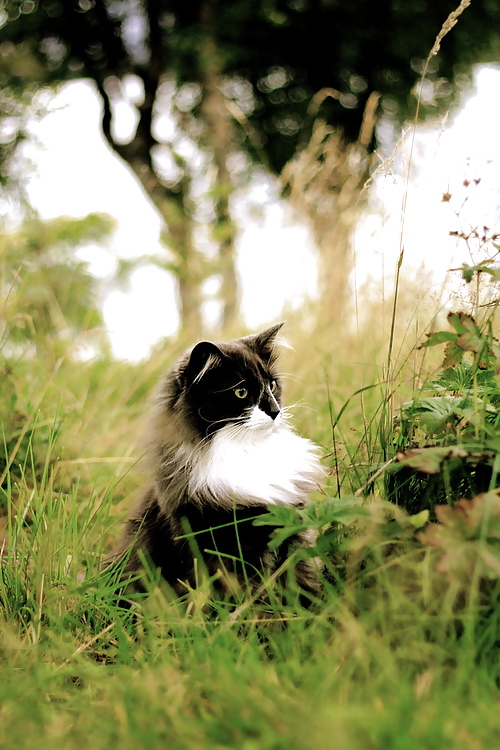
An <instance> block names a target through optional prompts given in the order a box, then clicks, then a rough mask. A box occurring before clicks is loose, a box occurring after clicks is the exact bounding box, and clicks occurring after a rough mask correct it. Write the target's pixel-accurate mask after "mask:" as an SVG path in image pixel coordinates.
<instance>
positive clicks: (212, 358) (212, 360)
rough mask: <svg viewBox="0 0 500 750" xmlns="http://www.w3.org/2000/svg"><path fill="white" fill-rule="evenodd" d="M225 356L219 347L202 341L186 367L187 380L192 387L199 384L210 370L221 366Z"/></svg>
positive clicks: (197, 345)
mask: <svg viewBox="0 0 500 750" xmlns="http://www.w3.org/2000/svg"><path fill="white" fill-rule="evenodd" d="M223 356H224V355H223V354H222V352H221V350H220V349H219V347H218V346H216V345H215V344H212V342H211V341H200V343H199V344H196V346H195V347H194V348H193V350H192V351H191V354H190V356H189V361H188V363H187V365H186V370H185V373H186V378H187V380H188V382H189V383H190V384H191V385H192V384H194V383H199V381H200V380H201V379H202V377H203V376H204V375H205V373H207V372H208V371H209V370H212V369H213V368H214V367H217V365H220V363H221V362H222V359H223Z"/></svg>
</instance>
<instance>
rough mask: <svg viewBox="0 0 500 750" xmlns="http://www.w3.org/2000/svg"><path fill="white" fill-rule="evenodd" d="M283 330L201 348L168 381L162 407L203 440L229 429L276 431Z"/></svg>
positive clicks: (184, 359)
mask: <svg viewBox="0 0 500 750" xmlns="http://www.w3.org/2000/svg"><path fill="white" fill-rule="evenodd" d="M282 325H283V323H279V324H277V325H274V326H272V327H271V328H268V329H266V330H265V331H262V332H261V333H257V334H254V335H252V336H245V337H243V338H240V339H235V340H233V341H227V342H224V343H217V344H214V343H212V342H210V341H202V342H200V343H199V344H196V346H194V347H193V348H192V349H191V350H189V351H188V352H186V353H185V354H184V355H183V356H182V357H181V359H180V360H179V362H178V363H177V366H176V367H175V368H174V369H173V370H172V371H171V373H170V374H169V375H168V376H167V381H166V383H165V386H166V388H165V389H164V390H163V394H162V396H163V399H164V401H163V403H165V400H166V401H167V404H168V407H169V409H171V410H172V411H173V412H175V413H176V415H177V417H180V418H182V419H183V420H186V422H187V423H188V424H189V427H190V428H191V430H194V432H195V434H196V435H197V436H198V437H200V438H204V437H208V436H211V435H214V434H215V433H216V432H217V431H218V430H220V429H222V428H223V427H224V426H226V425H229V424H238V425H241V426H244V427H247V428H248V429H249V430H273V429H276V427H277V426H278V425H279V423H280V421H281V382H280V378H279V376H278V373H277V372H276V369H275V364H276V359H277V351H276V347H275V341H276V335H277V333H278V331H279V330H280V328H281V327H282Z"/></svg>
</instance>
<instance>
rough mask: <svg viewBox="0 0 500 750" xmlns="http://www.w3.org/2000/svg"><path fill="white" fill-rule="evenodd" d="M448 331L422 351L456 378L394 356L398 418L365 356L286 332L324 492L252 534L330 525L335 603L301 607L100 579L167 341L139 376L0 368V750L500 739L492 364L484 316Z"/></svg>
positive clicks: (67, 365) (324, 542)
mask: <svg viewBox="0 0 500 750" xmlns="http://www.w3.org/2000/svg"><path fill="white" fill-rule="evenodd" d="M450 322H451V323H452V327H451V329H450V330H449V331H444V332H442V333H439V332H433V333H432V334H431V336H430V337H429V338H428V339H427V346H425V347H424V348H423V349H422V350H421V351H420V355H421V356H422V357H423V356H424V355H425V356H428V351H429V346H430V345H431V344H436V347H435V351H436V354H437V355H438V356H439V346H438V345H439V344H442V343H443V341H444V342H445V343H447V344H448V345H449V343H450V342H451V343H452V345H453V346H454V347H455V351H454V355H453V356H454V358H455V359H454V361H452V362H450V361H449V358H450V347H448V350H447V353H446V357H447V358H448V361H446V360H445V362H444V367H439V366H437V367H434V368H433V369H432V370H431V371H430V374H429V376H428V377H427V379H424V380H423V382H422V386H421V387H420V388H415V387H414V384H415V378H414V374H415V372H414V364H415V359H414V353H415V352H411V351H410V352H409V353H408V355H407V356H404V357H403V360H402V364H401V365H400V366H399V369H397V370H395V373H396V374H395V377H396V378H399V380H398V382H399V383H401V389H400V390H398V389H393V391H391V392H389V398H390V399H391V400H392V401H391V404H390V410H391V415H393V416H391V419H388V418H387V412H388V410H389V402H388V389H387V378H386V372H384V368H383V366H381V367H380V368H378V372H375V375H376V377H375V378H373V374H374V368H373V365H372V364H370V363H367V364H366V366H364V367H360V365H359V364H356V365H348V364H345V362H346V361H347V360H346V359H345V358H344V359H342V360H341V359H340V357H338V356H337V354H338V352H337V351H336V350H335V349H334V348H333V347H332V346H331V345H330V347H328V345H327V344H326V342H325V340H324V339H322V340H318V339H317V338H316V339H315V341H314V342H313V343H311V342H309V343H308V342H305V341H301V340H300V337H299V335H297V334H296V340H295V341H294V344H295V347H296V349H297V352H298V353H297V354H294V353H293V352H288V353H287V355H286V358H285V359H284V362H283V367H284V370H285V372H286V371H287V370H290V372H293V373H297V379H296V378H295V376H293V379H291V380H288V381H287V390H288V401H289V402H290V401H291V402H294V401H295V402H296V408H295V424H296V425H297V426H298V428H299V429H300V430H301V431H304V432H305V433H306V434H307V435H308V436H310V437H311V438H313V439H315V440H316V441H318V442H319V443H320V444H321V445H322V446H323V448H324V454H325V459H324V463H325V467H326V468H327V472H328V477H327V480H326V487H325V491H324V494H318V497H317V498H316V500H315V502H313V503H312V504H311V505H310V506H308V507H307V508H306V509H303V510H296V509H291V508H274V509H273V511H272V513H270V514H269V517H267V518H262V519H261V520H260V522H261V523H267V522H272V523H273V524H274V525H276V526H278V527H279V528H278V532H277V533H276V536H275V540H274V543H275V544H276V545H279V544H280V543H281V542H282V541H283V540H284V539H285V538H286V537H287V536H288V535H290V534H292V533H294V532H295V531H297V530H299V529H301V528H307V529H310V528H313V529H315V530H316V531H317V533H318V538H317V542H316V546H315V547H314V548H313V549H311V550H310V551H308V553H307V554H311V555H314V556H316V557H319V558H321V560H322V562H323V565H324V570H323V574H322V589H321V592H320V593H319V594H317V595H314V596H312V595H311V596H310V597H309V599H308V600H305V599H304V597H303V596H302V597H301V596H300V595H299V594H300V592H299V591H297V589H296V587H295V585H294V582H293V579H292V578H290V579H289V581H288V584H287V585H286V586H284V585H283V586H282V587H281V588H279V587H278V585H277V584H276V582H274V581H263V585H262V587H261V590H260V591H258V592H257V593H256V594H254V595H253V596H252V595H251V594H250V593H249V592H247V591H245V590H240V591H239V592H234V595H233V596H232V598H231V599H221V598H220V595H219V596H218V595H217V594H216V591H215V589H213V588H212V585H211V584H212V582H211V581H210V580H203V579H202V580H200V585H199V586H198V587H197V588H196V589H193V590H191V591H189V592H188V593H187V594H186V595H185V596H184V597H183V598H181V599H178V598H176V597H174V596H173V594H172V592H171V591H169V590H168V589H167V587H166V586H165V585H164V583H162V581H161V580H160V578H159V576H158V574H157V572H156V571H154V570H150V571H149V591H148V594H147V596H144V595H138V594H135V595H132V594H130V593H127V592H123V591H122V590H121V589H120V570H119V569H118V570H117V569H116V568H113V567H110V568H107V569H105V570H103V569H102V566H101V564H100V563H101V559H102V556H103V555H104V554H106V553H108V552H109V550H110V549H111V548H112V547H113V544H114V541H115V540H116V538H117V536H118V534H119V533H120V524H121V522H122V520H123V518H124V517H125V514H126V512H127V509H128V508H129V507H130V505H131V503H132V502H133V496H134V494H135V493H136V491H137V489H138V487H139V485H140V482H141V469H140V466H138V465H136V464H137V461H138V459H139V458H140V454H141V451H142V448H141V447H140V446H141V442H140V440H138V434H139V433H140V427H139V424H140V422H139V414H140V413H141V412H144V411H145V409H146V407H145V401H146V394H147V393H148V392H149V391H150V389H151V386H152V384H153V383H154V381H155V380H156V378H157V376H158V374H159V373H160V372H161V371H162V370H163V369H164V368H165V367H166V366H167V365H168V363H169V362H170V361H172V360H173V359H174V358H175V357H176V356H177V352H176V351H175V350H174V349H172V351H171V352H167V354H162V355H161V356H159V355H158V356H157V357H156V358H153V359H152V361H151V363H150V364H149V365H147V366H143V365H141V366H137V365H129V364H126V363H118V362H113V361H112V360H109V359H106V357H104V356H103V357H101V358H100V359H99V358H97V359H95V360H93V361H89V362H86V363H81V362H75V360H74V359H72V357H71V355H70V354H68V357H67V358H66V359H65V360H64V361H63V362H61V363H60V364H59V365H58V367H57V368H56V367H55V366H54V363H50V361H47V360H44V361H43V362H38V360H35V359H33V358H32V359H29V358H21V359H20V360H18V361H16V360H15V359H14V358H12V357H4V361H3V364H2V367H3V372H4V374H5V383H6V387H5V388H4V389H3V390H2V396H1V399H0V401H1V408H2V429H3V438H2V439H3V443H4V451H3V456H4V458H3V464H2V466H1V470H2V486H1V490H0V492H1V502H2V507H3V515H2V522H3V525H4V533H3V537H4V539H5V545H6V546H5V549H4V552H3V557H2V564H1V568H0V570H1V575H0V600H1V602H2V614H1V619H0V630H1V639H2V640H1V648H0V659H1V661H2V681H1V682H0V704H1V708H0V711H1V716H2V720H1V722H0V741H1V742H2V743H3V744H4V745H5V746H6V747H16V748H23V747H33V746H35V747H41V748H43V747H53V745H54V744H57V745H58V746H61V747H65V748H66V747H67V748H73V747H75V748H76V747H77V746H81V745H83V746H89V747H90V746H91V747H97V748H99V747H102V748H108V747H110V746H112V745H115V746H117V747H120V748H128V747H131V748H132V747H134V748H137V747H148V748H153V747H158V748H160V747H161V748H163V747H169V748H186V747H189V748H200V750H201V748H203V749H205V748H218V749H219V748H228V749H229V748H235V747H238V748H249V749H250V748H255V747H259V748H262V747H264V748H281V747H282V748H287V749H288V748H300V749H302V748H313V747H314V748H316V747H318V746H327V747H330V746H331V747H339V748H348V750H351V748H353V749H356V748H360V750H361V749H362V750H366V749H367V748H384V749H385V748H392V747H394V748H405V749H406V748H409V749H412V748H415V750H416V749H417V748H419V749H420V748H422V747H429V748H431V747H442V746H444V745H450V746H452V747H454V748H470V747H489V746H491V738H492V737H493V736H494V733H496V731H497V730H498V727H497V724H498V719H497V718H496V717H497V715H498V713H497V711H496V706H497V702H498V693H497V685H498V682H499V680H500V660H499V648H498V627H499V619H500V604H499V596H500V583H499V581H500V542H499V540H500V496H499V493H498V492H497V490H496V487H497V474H498V459H497V456H498V454H499V451H498V445H499V444H498V408H499V396H498V386H497V383H498V379H497V377H498V376H497V370H498V364H497V348H496V342H495V338H494V328H493V324H492V316H491V310H490V314H489V315H487V316H485V318H484V320H482V321H480V323H476V321H475V320H474V319H473V317H472V316H466V315H465V314H462V315H458V314H457V316H456V317H450ZM457 326H458V327H457ZM460 326H462V327H463V328H464V329H465V332H464V331H462V329H461V328H460ZM292 331H293V328H292ZM471 332H472V333H473V334H474V336H475V343H474V347H475V348H472V349H471V348H470V346H469V344H470V340H469V339H468V338H467V336H465V338H464V335H465V333H467V335H469V334H470V333H471ZM443 333H444V334H446V335H444V336H443ZM460 337H462V338H460ZM292 340H293V333H292ZM478 342H479V343H478ZM421 343H425V341H422V339H421ZM337 345H339V346H340V345H341V342H337ZM373 345H374V347H375V346H376V343H375V342H374V343H373ZM344 346H345V347H346V348H347V347H348V346H351V347H353V346H354V345H353V343H352V341H351V342H350V343H348V342H344ZM432 351H434V349H433V350H432ZM382 352H383V349H382V348H380V349H379V353H378V355H377V358H378V359H379V361H380V359H381V356H380V355H381V354H382ZM431 353H432V352H431ZM351 354H352V355H353V360H354V361H355V359H356V356H358V357H359V352H358V354H357V355H356V353H353V352H351ZM441 354H442V352H441ZM364 356H366V352H364ZM358 361H359V360H358ZM374 361H375V360H374ZM437 361H438V360H437V359H436V362H437ZM308 368H309V369H308ZM349 368H350V370H349ZM312 372H314V373H316V375H317V378H314V377H313V374H312ZM311 382H316V383H317V390H316V391H315V390H314V389H312V390H311V389H310V383H311ZM408 382H410V384H411V385H410V386H408V385H406V386H405V383H408ZM307 402H309V404H310V405H311V407H310V408H300V407H302V406H304V407H305V405H306V403H307ZM457 477H458V478H457ZM295 554H296V555H298V554H306V553H305V552H304V551H302V552H296V553H295ZM293 562H294V561H293V560H292V559H291V560H290V561H289V567H290V570H291V569H292V568H293ZM264 594H265V595H264ZM125 600H126V601H127V605H128V606H127V607H126V608H125V607H123V606H120V603H123V602H124V601H125Z"/></svg>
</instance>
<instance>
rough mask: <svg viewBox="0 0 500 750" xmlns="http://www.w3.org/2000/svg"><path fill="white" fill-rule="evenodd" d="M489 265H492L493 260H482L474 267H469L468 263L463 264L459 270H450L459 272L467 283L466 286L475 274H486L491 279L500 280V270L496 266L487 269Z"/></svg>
mask: <svg viewBox="0 0 500 750" xmlns="http://www.w3.org/2000/svg"><path fill="white" fill-rule="evenodd" d="M491 263H493V260H491V259H490V258H487V259H486V260H482V261H481V262H480V263H477V264H476V265H475V266H469V264H468V263H464V264H463V265H462V266H461V267H460V268H452V269H451V270H452V271H461V272H462V278H463V280H464V281H466V282H467V284H470V282H471V281H472V279H473V276H474V274H475V273H487V274H489V275H490V276H492V277H493V279H495V280H496V281H498V280H499V279H500V268H499V267H498V266H493V267H492V268H488V266H489V265H490V264H491Z"/></svg>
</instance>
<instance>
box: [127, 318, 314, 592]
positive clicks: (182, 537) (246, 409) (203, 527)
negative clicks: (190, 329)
mask: <svg viewBox="0 0 500 750" xmlns="http://www.w3.org/2000/svg"><path fill="white" fill-rule="evenodd" d="M282 325H283V323H279V324H277V325H274V326H272V327H271V328H268V329H267V330H265V331H262V332H261V333H258V334H254V335H250V336H245V337H243V338H239V339H235V340H233V341H227V342H225V343H218V344H214V343H211V342H209V341H202V342H201V343H198V344H196V345H195V346H194V347H193V348H191V349H190V350H188V351H187V352H185V353H184V354H183V355H182V356H181V357H180V359H179V360H178V362H177V363H176V364H175V365H174V366H173V367H172V368H171V369H170V370H169V371H168V372H167V373H166V375H165V376H164V378H163V381H162V382H161V384H160V387H159V390H158V392H157V396H156V402H155V406H154V410H153V415H152V419H151V423H152V425H151V437H150V447H149V459H150V467H151V473H152V481H151V484H150V486H149V487H148V488H147V489H146V490H145V492H144V494H143V496H142V498H141V500H140V502H139V504H138V506H137V508H136V509H135V511H134V512H133V514H132V515H131V517H130V518H129V519H128V521H127V523H126V527H125V532H124V535H123V538H122V540H121V543H120V546H119V548H118V550H117V552H116V553H115V555H114V556H113V557H114V559H116V558H117V557H118V558H120V556H121V555H129V558H128V562H127V565H126V568H125V577H126V578H128V577H131V576H133V575H135V574H137V573H138V572H140V570H141V555H144V556H145V557H146V558H147V559H148V560H149V561H150V562H151V563H152V564H153V565H154V566H155V567H156V568H158V569H159V570H160V571H161V574H162V576H163V578H164V579H165V580H166V581H167V583H168V584H169V585H170V587H171V588H172V589H173V590H174V592H175V593H176V594H177V595H182V594H184V593H186V591H187V590H188V589H189V588H192V587H195V586H196V584H197V580H198V577H199V575H200V564H199V563H200V560H199V559H198V561H197V560H196V558H197V557H198V558H200V557H201V558H202V568H203V567H204V568H205V570H206V571H207V572H208V574H209V575H210V576H213V577H214V585H215V586H216V587H217V586H218V587H220V588H221V589H223V590H225V591H226V592H227V591H228V590H231V585H230V582H231V580H232V581H233V583H234V581H235V580H236V581H238V583H239V584H242V583H243V581H246V582H247V583H248V582H250V584H251V585H252V586H253V589H254V590H255V588H256V587H257V586H258V585H260V584H261V583H262V580H263V579H264V578H265V577H266V575H267V576H268V575H269V574H271V573H273V572H276V571H277V570H278V568H279V567H280V566H281V565H282V564H283V562H284V561H285V560H286V559H287V555H289V554H290V551H291V549H293V548H294V547H296V546H297V545H302V546H310V545H311V544H312V543H313V539H311V537H310V535H308V533H307V532H302V533H297V534H295V535H294V536H293V537H292V538H291V539H288V540H287V542H286V543H284V544H283V545H281V546H280V547H279V548H278V550H277V551H273V552H271V550H270V549H269V542H270V539H271V536H272V534H273V531H274V527H273V526H254V525H253V522H252V521H253V519H255V518H256V517H258V516H261V515H263V514H265V513H267V512H268V511H269V507H270V506H272V505H291V506H301V505H303V504H304V503H307V502H308V500H309V495H310V494H311V492H312V491H314V490H315V489H316V488H317V487H318V483H319V482H320V481H321V478H322V476H323V470H322V467H321V464H320V461H319V449H318V448H317V446H315V445H314V444H313V443H312V442H311V441H309V440H307V439H305V438H302V437H299V436H298V435H297V434H296V433H295V432H294V431H293V429H292V428H291V427H290V426H289V424H288V420H287V417H286V416H285V414H284V412H283V409H282V405H281V397H282V384H281V379H280V376H279V375H278V373H277V371H276V359H277V356H278V349H277V347H276V336H277V334H278V331H279V330H280V328H281V327H282ZM294 576H295V580H296V582H297V584H298V586H299V587H300V588H301V589H302V590H305V591H309V592H312V591H315V590H317V589H318V582H317V579H318V565H317V563H316V561H315V560H314V559H312V560H311V559H309V560H304V559H303V560H301V561H300V562H298V563H297V564H296V565H295V568H294ZM134 585H135V589H136V590H137V589H138V590H144V589H143V587H142V584H141V583H140V580H139V582H136V583H135V584H134Z"/></svg>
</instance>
